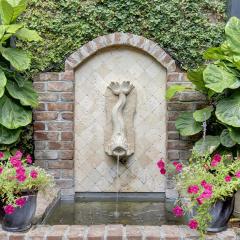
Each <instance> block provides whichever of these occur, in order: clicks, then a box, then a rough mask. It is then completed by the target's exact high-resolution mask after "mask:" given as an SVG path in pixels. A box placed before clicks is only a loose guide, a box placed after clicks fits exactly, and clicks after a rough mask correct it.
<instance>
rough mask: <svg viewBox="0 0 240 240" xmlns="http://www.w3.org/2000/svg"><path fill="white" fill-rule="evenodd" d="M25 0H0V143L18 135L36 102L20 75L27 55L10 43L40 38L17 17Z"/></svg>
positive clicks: (3, 143) (27, 62) (30, 87)
mask: <svg viewBox="0 0 240 240" xmlns="http://www.w3.org/2000/svg"><path fill="white" fill-rule="evenodd" d="M27 3H28V1H27V0H0V16H1V25H0V55H1V56H0V133H1V134H0V145H9V144H12V143H15V142H16V141H17V140H18V139H19V136H20V133H21V131H22V128H23V127H25V126H27V125H28V124H29V123H31V122H32V111H31V108H34V107H37V105H38V97H37V93H36V92H35V91H34V89H33V85H32V82H31V81H29V80H26V79H25V77H24V75H23V73H24V71H25V70H27V69H29V67H30V64H31V57H30V55H29V54H28V52H26V51H24V50H22V49H19V48H17V47H15V46H13V44H11V43H12V42H15V41H16V40H21V41H28V42H31V41H41V37H40V36H39V35H38V33H37V32H36V31H33V30H30V29H28V28H26V26H25V24H24V23H20V22H18V21H17V19H18V17H19V16H20V15H21V14H22V13H23V11H24V10H25V9H26V7H27Z"/></svg>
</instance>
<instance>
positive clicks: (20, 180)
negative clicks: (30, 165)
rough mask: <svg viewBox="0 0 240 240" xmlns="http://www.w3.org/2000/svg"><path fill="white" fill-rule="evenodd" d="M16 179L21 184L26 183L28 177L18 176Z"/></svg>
mask: <svg viewBox="0 0 240 240" xmlns="http://www.w3.org/2000/svg"><path fill="white" fill-rule="evenodd" d="M16 178H17V180H18V181H19V182H24V181H25V180H26V178H27V176H26V175H25V174H18V175H16Z"/></svg>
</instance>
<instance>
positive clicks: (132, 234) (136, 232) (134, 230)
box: [126, 226, 142, 240]
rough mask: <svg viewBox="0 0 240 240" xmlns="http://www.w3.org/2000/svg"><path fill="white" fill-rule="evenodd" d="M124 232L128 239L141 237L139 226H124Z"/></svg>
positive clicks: (136, 239) (132, 239)
mask: <svg viewBox="0 0 240 240" xmlns="http://www.w3.org/2000/svg"><path fill="white" fill-rule="evenodd" d="M126 234H127V239H128V240H141V239H142V233H141V229H140V227H139V226H126Z"/></svg>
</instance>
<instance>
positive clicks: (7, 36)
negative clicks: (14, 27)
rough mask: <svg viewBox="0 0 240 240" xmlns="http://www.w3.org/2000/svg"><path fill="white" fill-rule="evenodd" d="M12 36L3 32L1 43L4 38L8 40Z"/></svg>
mask: <svg viewBox="0 0 240 240" xmlns="http://www.w3.org/2000/svg"><path fill="white" fill-rule="evenodd" d="M11 36H12V34H8V33H7V34H4V35H3V37H2V39H1V43H4V42H5V41H6V40H8V39H9V38H10V37H11Z"/></svg>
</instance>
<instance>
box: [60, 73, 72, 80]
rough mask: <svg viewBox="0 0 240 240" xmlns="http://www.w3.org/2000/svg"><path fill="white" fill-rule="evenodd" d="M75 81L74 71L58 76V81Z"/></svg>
mask: <svg viewBox="0 0 240 240" xmlns="http://www.w3.org/2000/svg"><path fill="white" fill-rule="evenodd" d="M74 79H75V75H74V71H65V72H62V73H61V74H60V78H59V80H63V81H64V80H69V81H73V80H74Z"/></svg>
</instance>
